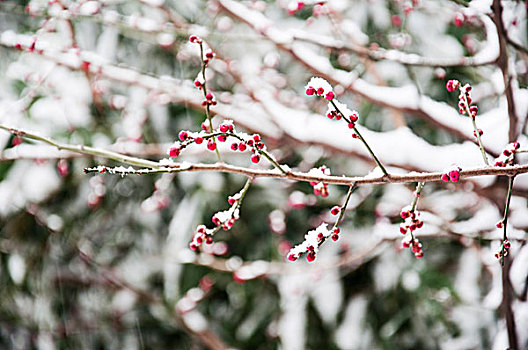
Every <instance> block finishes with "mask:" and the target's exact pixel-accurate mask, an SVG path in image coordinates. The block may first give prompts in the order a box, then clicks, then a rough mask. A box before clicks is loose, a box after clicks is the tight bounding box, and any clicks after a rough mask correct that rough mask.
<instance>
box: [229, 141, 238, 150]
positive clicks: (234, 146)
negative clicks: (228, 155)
mask: <svg viewBox="0 0 528 350" xmlns="http://www.w3.org/2000/svg"><path fill="white" fill-rule="evenodd" d="M231 149H232V150H233V151H236V150H237V149H238V143H236V142H235V143H232V144H231Z"/></svg>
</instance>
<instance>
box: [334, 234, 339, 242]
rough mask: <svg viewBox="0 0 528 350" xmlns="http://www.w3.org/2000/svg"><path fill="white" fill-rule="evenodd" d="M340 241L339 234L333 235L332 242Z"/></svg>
mask: <svg viewBox="0 0 528 350" xmlns="http://www.w3.org/2000/svg"><path fill="white" fill-rule="evenodd" d="M338 239H339V235H338V234H333V235H332V241H334V242H335V241H337V240H338Z"/></svg>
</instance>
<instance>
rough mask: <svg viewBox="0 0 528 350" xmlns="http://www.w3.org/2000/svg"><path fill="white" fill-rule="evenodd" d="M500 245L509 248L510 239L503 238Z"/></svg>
mask: <svg viewBox="0 0 528 350" xmlns="http://www.w3.org/2000/svg"><path fill="white" fill-rule="evenodd" d="M502 245H503V246H504V249H510V247H511V244H510V241H508V240H505V241H504V242H503V243H502Z"/></svg>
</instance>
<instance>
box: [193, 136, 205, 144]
mask: <svg viewBox="0 0 528 350" xmlns="http://www.w3.org/2000/svg"><path fill="white" fill-rule="evenodd" d="M194 142H196V144H197V145H199V144H201V143H202V142H203V137H200V136H197V137H195V138H194Z"/></svg>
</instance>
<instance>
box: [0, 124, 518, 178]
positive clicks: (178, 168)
mask: <svg viewBox="0 0 528 350" xmlns="http://www.w3.org/2000/svg"><path fill="white" fill-rule="evenodd" d="M0 129H3V130H6V131H8V132H10V133H12V134H14V135H17V136H20V137H25V138H29V139H33V140H37V141H42V142H45V143H47V144H49V145H51V146H54V147H57V148H58V149H59V150H67V151H72V152H76V153H81V154H86V155H90V156H97V157H103V158H107V159H111V160H115V161H118V162H121V163H124V164H129V165H134V166H139V167H143V168H142V169H132V168H128V169H124V168H122V167H119V168H112V167H106V166H102V165H101V166H99V167H96V168H91V169H86V172H88V173H94V172H105V171H108V172H110V173H115V174H119V175H133V174H135V175H145V174H161V173H179V172H195V171H217V172H224V173H233V174H241V175H246V176H252V177H269V178H282V179H289V180H295V181H303V182H312V181H315V182H326V183H329V184H335V185H348V186H351V185H354V184H355V185H358V186H359V185H375V184H387V183H409V182H437V181H441V177H442V173H441V172H432V173H431V172H430V173H425V172H424V173H416V172H411V173H408V174H405V175H395V174H390V175H385V174H384V175H382V176H376V177H373V176H365V177H349V176H324V175H311V174H308V173H302V172H294V171H290V172H287V173H286V174H284V173H281V172H280V171H279V170H278V169H273V170H260V169H252V168H245V167H240V166H235V165H230V164H225V163H214V164H203V163H196V164H192V163H187V162H183V163H173V162H155V161H151V160H147V159H142V158H136V157H130V156H126V155H123V154H120V153H116V152H112V151H107V150H103V149H99V148H94V147H89V146H83V145H69V144H64V143H60V142H57V141H55V140H53V139H51V138H47V137H42V136H39V135H37V134H34V133H30V132H27V131H23V130H20V129H15V128H9V127H7V126H4V125H1V124H0ZM525 173H528V164H525V165H514V166H507V167H484V168H475V169H469V170H462V171H461V172H460V178H461V179H465V178H471V177H479V176H491V175H495V176H497V175H507V176H516V175H520V174H525Z"/></svg>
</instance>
